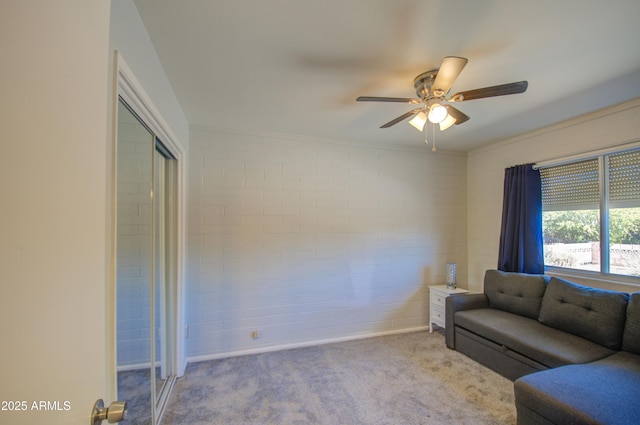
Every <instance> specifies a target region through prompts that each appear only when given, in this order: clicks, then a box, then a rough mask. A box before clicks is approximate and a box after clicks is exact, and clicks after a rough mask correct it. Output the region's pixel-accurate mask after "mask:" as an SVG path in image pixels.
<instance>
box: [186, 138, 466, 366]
mask: <svg viewBox="0 0 640 425" xmlns="http://www.w3.org/2000/svg"><path fill="white" fill-rule="evenodd" d="M190 143H191V146H190V156H191V158H190V165H191V167H190V174H189V176H190V182H189V185H190V186H189V187H190V189H189V190H190V204H189V211H190V216H189V276H190V281H189V287H188V293H187V311H188V323H189V326H190V332H189V339H188V351H189V357H190V358H191V359H192V360H194V359H204V358H212V357H220V356H226V355H230V354H237V353H242V352H250V351H263V350H267V349H274V348H282V347H288V346H296V345H308V344H313V343H317V342H322V341H327V340H336V339H349V338H355V337H361V336H370V335H375V334H378V333H384V332H400V331H403V330H410V329H418V328H420V329H421V328H423V327H425V326H426V325H427V321H428V290H427V286H428V285H431V284H442V283H443V282H444V274H445V263H446V262H447V261H454V262H457V263H458V264H459V265H460V267H459V269H458V276H459V280H460V283H461V286H465V284H466V268H465V264H466V222H467V219H466V211H467V209H466V181H467V179H466V156H465V155H461V154H447V153H443V152H438V153H432V152H431V150H430V149H429V148H428V147H424V148H422V149H416V150H400V149H379V148H373V147H366V146H353V145H347V144H340V143H330V142H327V141H320V140H316V139H312V138H304V137H297V136H293V135H281V136H274V135H249V134H234V133H225V132H222V131H216V130H212V129H207V128H202V127H199V128H192V129H191V142H190ZM252 330H259V331H260V334H261V336H260V338H259V339H256V340H253V339H251V338H250V332H251V331H252Z"/></svg>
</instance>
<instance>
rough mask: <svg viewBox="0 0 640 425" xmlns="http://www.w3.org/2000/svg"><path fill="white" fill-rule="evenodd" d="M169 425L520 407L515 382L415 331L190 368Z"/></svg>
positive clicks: (416, 415)
mask: <svg viewBox="0 0 640 425" xmlns="http://www.w3.org/2000/svg"><path fill="white" fill-rule="evenodd" d="M162 424H163V425H170V424H174V425H178V424H180V425H199V424H225V425H226V424H243V425H244V424H260V425H263V424H348V425H356V424H393V425H399V424H407V425H412V424H447V425H452V424H473V425H479V424H515V406H514V400H513V383H512V382H511V381H509V380H507V379H505V378H503V377H502V376H500V375H498V374H496V373H494V372H493V371H491V370H489V369H487V368H485V367H483V366H481V365H479V364H478V363H476V362H474V361H473V360H471V359H469V358H467V357H466V356H464V355H462V354H460V353H458V352H455V351H452V350H449V349H447V348H446V347H445V343H444V336H443V335H442V334H441V333H438V332H434V333H433V334H430V333H428V332H415V333H409V334H400V335H392V336H385V337H377V338H369V339H363V340H356V341H349V342H344V343H337V344H328V345H321V346H316V347H310V348H300V349H295V350H286V351H279V352H273V353H265V354H257V355H249V356H241V357H234V358H229V359H223V360H212V361H206V362H199V363H193V364H190V365H189V366H188V368H187V372H186V374H185V376H184V377H182V378H180V379H178V381H177V383H176V386H175V388H174V390H173V395H172V397H171V401H170V402H169V406H168V407H167V410H166V411H165V414H164V418H163V420H162Z"/></svg>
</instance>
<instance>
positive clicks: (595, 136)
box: [467, 99, 640, 292]
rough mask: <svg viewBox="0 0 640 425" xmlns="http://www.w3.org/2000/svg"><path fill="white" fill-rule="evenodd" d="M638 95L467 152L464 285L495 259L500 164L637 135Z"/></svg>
mask: <svg viewBox="0 0 640 425" xmlns="http://www.w3.org/2000/svg"><path fill="white" fill-rule="evenodd" d="M639 123H640V99H636V100H634V101H631V102H627V103H624V104H622V105H617V106H614V107H611V108H607V109H605V110H602V111H599V112H596V113H593V114H589V115H586V116H583V117H580V118H577V119H574V120H571V121H567V122H564V123H560V124H558V125H554V126H551V127H547V128H543V129H540V130H536V131H534V132H531V133H529V134H526V135H523V136H520V137H516V138H513V139H510V140H506V141H503V142H500V143H496V144H494V145H491V146H489V147H485V148H482V149H478V150H476V151H473V152H470V154H469V159H468V171H467V176H468V193H469V197H468V209H469V215H468V217H469V225H468V229H469V236H468V237H469V288H470V289H471V290H473V291H477V292H480V291H482V287H483V279H484V272H485V271H486V270H487V269H495V268H496V266H497V264H498V247H499V239H500V221H501V215H502V190H503V184H504V169H505V168H507V167H511V166H514V165H517V164H527V163H535V162H539V161H547V160H553V159H556V158H563V157H567V156H571V155H576V154H580V153H584V152H589V151H594V150H598V149H603V148H608V147H611V146H616V145H619V144H622V143H627V142H632V141H638V140H640V125H639Z"/></svg>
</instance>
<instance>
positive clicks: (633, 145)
mask: <svg viewBox="0 0 640 425" xmlns="http://www.w3.org/2000/svg"><path fill="white" fill-rule="evenodd" d="M637 148H640V140H636V141H633V142H625V143H622V144H619V145H615V146H611V147H608V148H604V149H598V150H595V151H588V152H582V153H579V154H575V155H570V156H565V157H562V158H555V159H549V160H546V161H540V162H536V163H535V164H533V169H534V170H538V169H540V168H549V167H557V166H559V165H565V164H569V163H572V162H579V161H586V160H589V159H593V158H597V157H599V156H602V155H607V154H611V153H622V152H624V151H630V150H633V149H637Z"/></svg>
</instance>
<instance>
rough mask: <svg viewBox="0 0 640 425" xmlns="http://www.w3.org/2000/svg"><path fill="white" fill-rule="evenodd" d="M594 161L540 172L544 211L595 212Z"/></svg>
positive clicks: (597, 188) (596, 175)
mask: <svg viewBox="0 0 640 425" xmlns="http://www.w3.org/2000/svg"><path fill="white" fill-rule="evenodd" d="M598 168H599V167H598V159H597V158H595V159H589V160H586V161H580V162H574V163H571V164H566V165H559V166H555V167H549V168H542V169H540V177H541V180H542V208H543V210H544V211H559V210H562V211H566V210H587V209H598V208H599V205H600V175H599V171H598Z"/></svg>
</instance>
